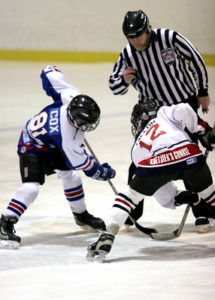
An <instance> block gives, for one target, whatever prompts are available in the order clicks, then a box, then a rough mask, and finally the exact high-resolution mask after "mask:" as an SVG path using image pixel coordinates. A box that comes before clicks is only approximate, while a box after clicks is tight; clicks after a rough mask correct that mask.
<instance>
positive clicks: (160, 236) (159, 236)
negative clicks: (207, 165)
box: [150, 122, 215, 241]
mask: <svg viewBox="0 0 215 300" xmlns="http://www.w3.org/2000/svg"><path fill="white" fill-rule="evenodd" d="M212 135H215V122H214V125H213V128H212ZM208 154H209V150H208V149H206V150H205V154H204V156H205V159H207V157H208ZM189 211H190V205H189V204H187V207H186V209H185V212H184V215H183V218H182V220H181V223H180V225H179V227H178V228H177V229H176V230H175V231H173V232H170V233H159V232H156V233H151V234H150V236H151V238H152V239H154V240H158V241H168V240H173V239H176V238H178V237H179V236H180V235H181V232H182V230H183V228H184V224H185V222H186V219H187V216H188V214H189Z"/></svg>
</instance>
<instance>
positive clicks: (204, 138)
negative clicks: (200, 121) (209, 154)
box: [199, 124, 215, 151]
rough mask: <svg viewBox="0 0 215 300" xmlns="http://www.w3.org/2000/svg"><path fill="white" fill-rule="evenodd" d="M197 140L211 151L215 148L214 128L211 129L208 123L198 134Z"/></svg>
mask: <svg viewBox="0 0 215 300" xmlns="http://www.w3.org/2000/svg"><path fill="white" fill-rule="evenodd" d="M199 140H200V142H201V144H202V146H203V147H205V148H206V149H208V150H209V151H212V150H214V149H215V132H214V128H213V129H212V128H211V127H210V126H209V125H208V124H207V126H206V128H205V132H204V133H203V134H201V133H200V134H199Z"/></svg>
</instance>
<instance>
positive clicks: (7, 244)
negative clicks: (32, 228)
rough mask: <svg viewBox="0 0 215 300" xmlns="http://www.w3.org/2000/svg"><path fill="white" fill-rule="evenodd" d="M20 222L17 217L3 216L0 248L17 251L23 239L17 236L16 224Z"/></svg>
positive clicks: (0, 230) (0, 224)
mask: <svg viewBox="0 0 215 300" xmlns="http://www.w3.org/2000/svg"><path fill="white" fill-rule="evenodd" d="M17 222H18V218H17V217H5V216H4V215H2V216H1V219H0V248H11V249H16V248H18V247H19V245H20V242H21V238H20V237H19V236H17V235H15V232H16V231H15V228H14V224H16V223H17Z"/></svg>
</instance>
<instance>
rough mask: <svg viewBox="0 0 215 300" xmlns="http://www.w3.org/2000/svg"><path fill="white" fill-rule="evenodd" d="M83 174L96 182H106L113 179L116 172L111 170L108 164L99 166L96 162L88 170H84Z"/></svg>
mask: <svg viewBox="0 0 215 300" xmlns="http://www.w3.org/2000/svg"><path fill="white" fill-rule="evenodd" d="M84 173H85V175H87V176H89V177H92V178H93V179H97V180H108V179H111V178H114V177H115V175H116V171H115V170H114V169H112V168H111V166H110V165H108V163H104V164H102V165H99V164H98V163H97V162H94V165H93V167H92V168H91V169H90V170H87V171H85V170H84Z"/></svg>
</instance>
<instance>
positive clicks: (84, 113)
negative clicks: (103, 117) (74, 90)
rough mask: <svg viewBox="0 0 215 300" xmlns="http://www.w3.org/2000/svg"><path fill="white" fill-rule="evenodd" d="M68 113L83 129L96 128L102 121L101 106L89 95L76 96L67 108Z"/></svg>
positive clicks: (77, 125)
mask: <svg viewBox="0 0 215 300" xmlns="http://www.w3.org/2000/svg"><path fill="white" fill-rule="evenodd" d="M67 114H68V116H69V118H70V120H71V121H72V122H73V123H74V125H75V126H76V127H77V128H79V129H81V130H82V131H91V130H94V129H95V128H96V127H97V126H98V124H99V122H100V108H99V106H98V105H97V103H96V102H95V100H93V99H92V98H90V97H89V96H87V95H78V96H75V97H74V98H73V99H72V101H71V102H70V104H69V106H68V108H67Z"/></svg>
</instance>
